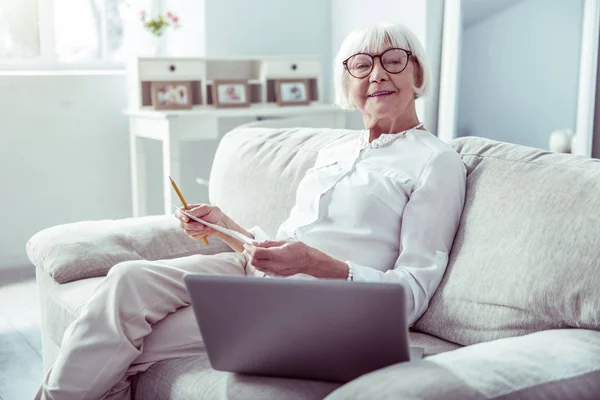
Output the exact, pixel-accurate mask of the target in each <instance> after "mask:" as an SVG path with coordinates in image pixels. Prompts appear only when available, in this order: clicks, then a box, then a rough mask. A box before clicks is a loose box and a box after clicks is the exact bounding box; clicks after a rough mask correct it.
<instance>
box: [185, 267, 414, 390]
mask: <svg viewBox="0 0 600 400" xmlns="http://www.w3.org/2000/svg"><path fill="white" fill-rule="evenodd" d="M185 284H186V286H187V289H188V292H189V294H190V297H191V300H192V306H193V307H194V313H195V314H196V319H197V322H198V326H199V328H200V333H201V334H202V337H203V339H204V344H205V348H206V352H207V354H208V358H209V361H210V364H211V366H212V367H213V368H214V369H216V370H219V371H228V372H237V373H242V374H251V375H265V376H277V377H287V378H297V379H311V380H321V381H330V382H348V381H350V380H352V379H354V378H356V377H358V376H360V375H363V374H365V373H368V372H371V371H374V370H377V369H380V368H383V367H386V366H388V365H392V364H396V363H399V362H404V361H409V360H410V358H411V354H410V353H411V351H410V350H409V345H408V328H407V325H406V312H405V295H406V294H405V289H404V287H403V286H402V285H399V284H390V283H361V282H347V281H343V280H302V279H283V278H271V279H264V278H258V277H239V276H237V277H228V276H215V275H198V274H189V275H186V276H185ZM412 349H413V354H412V358H413V359H414V358H421V356H422V351H423V349H421V348H412Z"/></svg>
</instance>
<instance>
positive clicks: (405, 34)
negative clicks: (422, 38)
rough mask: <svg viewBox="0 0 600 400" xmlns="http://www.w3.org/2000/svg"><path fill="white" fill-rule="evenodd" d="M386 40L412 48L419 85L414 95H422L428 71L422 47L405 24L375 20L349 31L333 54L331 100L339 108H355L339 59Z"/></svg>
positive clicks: (371, 49)
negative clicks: (372, 23)
mask: <svg viewBox="0 0 600 400" xmlns="http://www.w3.org/2000/svg"><path fill="white" fill-rule="evenodd" d="M386 44H389V45H391V46H392V47H399V48H402V49H405V50H409V51H411V52H412V54H413V57H415V59H416V60H417V62H418V64H419V65H418V69H419V71H418V72H419V75H420V78H421V85H420V86H419V87H415V88H414V93H415V99H418V98H419V97H422V96H425V95H426V94H427V90H428V88H429V85H430V83H429V81H430V79H431V78H430V72H429V65H428V63H427V55H426V54H425V49H423V46H422V45H421V43H420V42H419V39H417V36H416V35H415V34H414V33H412V32H411V31H410V30H409V29H408V28H407V27H405V26H404V25H401V24H390V23H379V24H375V25H369V26H366V27H363V28H361V29H357V30H355V31H353V32H352V33H350V34H349V35H348V36H347V37H346V39H344V42H343V43H342V46H341V47H340V50H339V51H338V53H337V56H336V57H335V61H334V66H333V82H334V85H335V103H336V104H338V105H340V106H341V107H342V108H346V109H348V108H355V107H356V104H354V102H353V101H352V99H351V98H350V93H349V92H348V76H349V74H348V71H347V70H346V69H345V68H344V66H343V65H342V62H343V61H344V60H346V59H347V58H348V57H350V56H352V55H354V54H356V53H361V52H367V53H373V52H377V51H379V49H381V48H382V47H383V46H385V45H386Z"/></svg>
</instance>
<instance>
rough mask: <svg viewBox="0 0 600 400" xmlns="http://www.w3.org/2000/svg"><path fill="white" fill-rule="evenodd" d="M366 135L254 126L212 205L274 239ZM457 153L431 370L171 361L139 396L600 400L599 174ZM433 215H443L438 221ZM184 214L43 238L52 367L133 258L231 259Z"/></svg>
mask: <svg viewBox="0 0 600 400" xmlns="http://www.w3.org/2000/svg"><path fill="white" fill-rule="evenodd" d="M356 133H357V132H355V131H347V130H332V129H315V128H295V129H284V128H280V129H275V128H264V127H263V128H257V127H254V128H252V127H244V128H238V129H235V130H233V131H231V132H229V133H228V134H227V135H225V137H224V138H223V139H222V141H221V142H220V144H219V148H218V150H217V154H216V157H215V160H214V164H213V168H212V172H211V178H210V198H211V202H213V203H215V204H218V205H219V206H220V207H221V208H222V209H223V210H224V211H225V212H226V213H228V214H230V215H231V216H232V217H233V218H234V219H235V220H237V221H239V223H241V224H242V225H243V226H247V227H250V226H253V225H260V226H261V227H263V228H264V229H265V230H266V231H267V232H268V233H270V234H271V235H274V234H275V232H276V229H277V226H278V225H279V223H280V222H281V221H283V219H284V218H285V217H286V215H287V214H288V212H289V210H290V208H291V207H292V205H293V201H294V194H295V188H296V185H297V184H298V182H299V180H300V179H301V177H302V175H303V173H304V171H305V170H306V169H307V168H309V167H310V166H311V165H312V163H313V162H314V159H315V157H316V153H317V151H318V150H319V149H320V148H321V147H322V146H323V145H324V144H325V143H328V142H330V141H332V140H336V138H339V137H341V136H342V135H355V134H356ZM452 145H453V146H454V148H455V149H456V151H457V152H459V153H460V154H461V156H462V159H463V161H464V163H465V165H466V166H467V170H468V180H467V183H468V187H467V197H466V203H465V208H464V213H463V216H462V220H461V223H460V227H459V230H458V233H457V236H456V239H455V243H454V246H453V249H452V252H451V255H450V261H449V265H448V268H447V271H446V273H445V275H444V278H443V280H442V282H441V284H440V287H439V289H438V290H437V291H436V293H435V296H434V298H433V299H432V301H431V304H430V306H429V308H428V310H427V312H426V313H425V314H424V315H423V317H422V318H421V319H420V320H419V321H417V323H416V324H415V326H414V327H412V331H411V334H410V339H411V345H413V346H421V347H424V348H425V355H426V357H425V358H424V359H423V360H420V361H416V362H410V363H402V364H398V365H393V366H390V367H388V368H385V369H382V370H379V371H375V372H373V373H370V374H367V375H364V376H362V377H360V378H358V379H356V380H354V381H352V382H349V383H347V384H345V385H342V386H339V385H336V384H332V383H326V382H312V381H301V380H292V379H278V378H265V377H253V376H239V375H236V374H230V373H224V372H218V371H214V370H212V369H211V368H210V365H209V363H208V360H207V357H206V355H205V354H201V355H199V356H197V357H189V358H183V359H173V360H166V361H162V362H159V363H157V364H155V365H154V366H152V367H151V368H150V369H149V370H148V371H146V372H144V373H142V374H140V375H138V376H137V377H136V378H135V380H134V387H135V392H134V393H135V394H134V397H135V398H136V399H177V400H179V399H181V400H183V399H261V400H266V399H277V400H280V399H322V398H327V399H329V400H337V399H446V400H451V399H600V332H599V330H600V257H599V256H598V251H599V249H600V162H598V161H596V160H592V159H585V158H581V157H577V156H573V155H566V154H552V153H548V152H544V151H542V150H537V149H532V148H526V147H522V146H517V145H511V144H506V143H499V142H493V141H490V140H486V139H482V138H461V139H457V140H455V141H453V143H452ZM431 212H432V213H435V212H437V210H431ZM211 242H212V243H211V244H210V246H208V247H206V246H204V244H203V243H202V242H195V241H192V240H190V239H188V238H187V237H185V236H184V235H183V233H182V232H181V231H180V229H179V227H178V224H177V222H176V221H175V219H174V218H173V217H172V216H152V217H143V218H131V219H123V220H106V221H85V222H78V223H72V224H67V225H60V226H56V227H52V228H49V229H45V230H43V231H41V232H38V233H37V234H36V235H35V236H33V237H32V238H31V240H30V241H29V242H28V244H27V251H28V255H29V258H30V259H31V261H32V262H33V263H34V264H35V265H36V267H37V281H38V284H39V290H40V301H41V308H42V323H43V327H42V333H43V351H44V354H43V355H44V364H45V368H46V369H47V368H48V367H49V366H50V365H51V364H52V362H53V360H54V359H55V357H56V354H57V351H58V350H59V347H60V344H61V340H62V337H63V333H64V331H65V329H66V327H67V325H68V324H69V323H70V322H71V321H73V319H74V318H75V316H76V315H77V313H78V312H79V311H80V310H81V307H82V305H84V304H85V302H86V301H87V300H88V298H89V297H90V295H91V293H92V291H93V290H94V288H95V287H96V286H97V285H98V284H99V283H100V282H101V281H102V279H103V278H102V277H103V276H104V275H105V274H106V272H107V271H108V270H109V269H110V268H111V266H113V265H114V264H116V263H118V262H120V261H124V260H131V259H152V260H155V259H166V258H173V257H180V256H185V255H189V254H193V253H196V252H204V253H216V252H219V251H226V250H227V248H226V247H225V246H224V245H222V244H221V243H219V242H218V240H216V239H213V240H212V241H211Z"/></svg>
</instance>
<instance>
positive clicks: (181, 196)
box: [169, 177, 208, 246]
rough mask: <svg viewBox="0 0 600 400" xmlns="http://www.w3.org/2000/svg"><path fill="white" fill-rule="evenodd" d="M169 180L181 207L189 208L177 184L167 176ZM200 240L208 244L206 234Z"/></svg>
mask: <svg viewBox="0 0 600 400" xmlns="http://www.w3.org/2000/svg"><path fill="white" fill-rule="evenodd" d="M169 180H170V181H171V185H172V186H173V189H175V193H177V196H179V200H181V203H183V208H184V209H186V210H189V209H190V206H188V204H187V203H186V201H185V199H184V198H183V195H182V194H181V192H180V191H179V188H178V187H177V184H176V183H175V181H174V180H173V178H171V177H169ZM202 240H204V243H205V244H206V245H207V246H208V240H206V236H204V237H203V238H202Z"/></svg>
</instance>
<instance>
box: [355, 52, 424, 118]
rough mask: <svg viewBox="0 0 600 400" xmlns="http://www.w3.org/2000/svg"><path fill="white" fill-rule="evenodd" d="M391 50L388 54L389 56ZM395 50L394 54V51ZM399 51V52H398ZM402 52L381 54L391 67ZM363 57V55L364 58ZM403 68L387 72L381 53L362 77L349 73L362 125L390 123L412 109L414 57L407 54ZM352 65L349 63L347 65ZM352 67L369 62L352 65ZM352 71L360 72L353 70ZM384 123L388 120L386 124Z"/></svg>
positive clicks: (390, 67)
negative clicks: (368, 71) (361, 116)
mask: <svg viewBox="0 0 600 400" xmlns="http://www.w3.org/2000/svg"><path fill="white" fill-rule="evenodd" d="M391 47H392V46H385V47H382V48H381V49H379V51H378V52H377V53H370V54H371V55H376V54H382V53H384V52H385V51H386V50H388V49H390V48H391ZM390 54H391V57H390ZM394 54H396V55H394ZM398 54H400V55H398ZM402 56H405V53H401V52H397V51H394V52H388V53H386V55H384V57H383V58H384V62H385V63H386V68H387V69H388V70H392V71H393V66H394V63H395V62H398V60H399V59H400V58H398V57H402ZM363 60H364V59H363ZM405 62H406V63H407V65H406V68H405V69H404V70H403V71H402V72H400V73H396V74H394V73H390V72H388V71H386V70H385V69H384V68H383V65H382V61H381V57H377V58H375V59H374V64H373V70H372V71H371V72H370V73H369V74H368V75H367V76H366V77H364V78H356V77H354V76H352V75H350V76H349V77H348V78H349V81H348V85H349V87H348V89H349V93H350V96H351V99H352V100H353V101H354V103H355V104H356V106H357V107H358V108H359V109H360V110H361V111H362V113H363V119H364V120H365V126H366V127H367V128H369V129H370V128H372V127H373V126H374V125H377V124H380V123H381V122H382V121H389V124H390V127H391V126H394V125H395V121H396V120H398V118H405V117H408V116H409V115H411V113H414V101H415V95H414V89H413V88H414V87H415V86H418V85H416V70H417V68H418V67H417V64H416V63H415V61H414V58H413V57H408V60H406V61H405ZM348 67H349V68H351V65H348ZM353 67H354V68H367V67H368V66H362V64H361V65H354V66H353ZM355 75H360V74H357V73H355ZM385 125H387V123H386V124H385Z"/></svg>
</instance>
